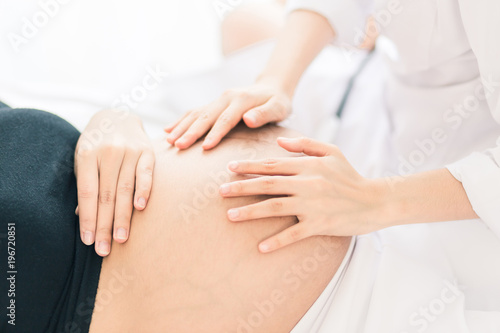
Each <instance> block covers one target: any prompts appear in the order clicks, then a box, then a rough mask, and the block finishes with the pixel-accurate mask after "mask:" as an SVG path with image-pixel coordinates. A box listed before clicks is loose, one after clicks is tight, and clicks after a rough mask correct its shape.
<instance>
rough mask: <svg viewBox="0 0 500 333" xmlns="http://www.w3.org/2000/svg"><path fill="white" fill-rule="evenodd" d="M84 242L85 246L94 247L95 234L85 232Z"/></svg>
mask: <svg viewBox="0 0 500 333" xmlns="http://www.w3.org/2000/svg"><path fill="white" fill-rule="evenodd" d="M83 242H84V243H85V245H92V243H93V242H94V233H93V232H92V231H85V232H84V233H83Z"/></svg>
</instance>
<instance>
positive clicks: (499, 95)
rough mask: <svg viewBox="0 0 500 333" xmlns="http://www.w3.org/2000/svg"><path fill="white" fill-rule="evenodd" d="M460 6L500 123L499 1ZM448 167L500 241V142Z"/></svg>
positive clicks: (463, 0)
mask: <svg viewBox="0 0 500 333" xmlns="http://www.w3.org/2000/svg"><path fill="white" fill-rule="evenodd" d="M459 3H460V12H461V16H462V21H463V24H464V27H465V31H466V33H467V38H468V40H469V43H470V45H471V48H472V50H473V52H474V54H475V55H476V58H477V61H478V65H479V70H480V73H481V77H482V79H483V86H484V91H485V94H486V98H487V100H488V105H489V108H490V110H491V112H492V114H493V117H494V118H495V120H496V121H497V122H498V123H500V38H499V35H498V34H499V33H500V20H499V19H498V17H500V1H498V0H459ZM499 126H500V125H499ZM499 133H500V130H499ZM447 168H448V170H449V171H450V172H451V173H452V174H453V176H454V177H455V178H456V179H458V180H459V181H461V182H462V184H463V186H464V188H465V191H466V192H467V196H468V198H469V200H470V202H471V204H472V207H473V209H474V211H475V212H476V214H477V215H478V216H479V217H480V218H481V219H482V220H483V221H484V222H485V223H486V224H487V225H488V226H489V228H490V229H491V230H492V231H493V232H494V233H495V234H496V235H497V237H499V238H500V140H497V146H496V147H492V148H491V149H489V150H487V151H486V152H476V153H473V154H472V155H470V156H468V157H466V158H465V159H463V160H460V161H458V162H455V163H454V164H452V165H448V166H447Z"/></svg>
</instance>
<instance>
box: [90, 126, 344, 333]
mask: <svg viewBox="0 0 500 333" xmlns="http://www.w3.org/2000/svg"><path fill="white" fill-rule="evenodd" d="M284 135H286V136H292V137H295V136H297V135H296V134H295V133H293V132H291V131H289V130H285V129H282V128H277V127H266V128H264V129H263V130H259V131H257V132H255V131H254V132H252V133H249V130H248V129H242V128H240V129H238V130H237V131H235V132H232V133H231V134H230V136H229V137H228V138H227V139H225V140H223V142H222V143H221V144H220V145H219V147H217V149H214V150H212V151H209V152H206V151H203V149H202V148H201V144H200V143H198V144H195V145H194V147H193V148H192V149H189V150H186V151H178V150H177V149H176V148H173V147H171V146H170V145H169V144H168V143H166V142H165V141H164V140H163V141H159V142H156V143H155V144H154V147H155V155H156V168H155V173H154V177H153V179H154V181H153V188H152V192H151V196H150V200H149V203H148V207H147V208H146V209H145V210H144V211H135V212H134V214H133V217H132V224H131V231H130V237H129V240H128V241H127V242H126V243H124V244H119V243H113V245H112V246H113V249H112V251H111V253H110V255H109V256H108V257H106V258H104V261H103V265H102V271H101V277H100V282H99V288H98V293H97V299H96V304H95V309H94V314H93V318H92V323H91V327H90V332H91V333H100V332H106V333H108V332H111V333H112V332H120V333H121V332H179V333H182V332H186V333H187V332H189V333H192V332H207V333H208V332H242V333H243V332H248V330H249V328H250V329H251V332H254V333H259V332H262V333H264V332H276V333H280V332H290V330H291V329H292V328H293V327H294V326H295V325H296V323H297V322H298V321H299V320H300V318H301V317H302V316H303V315H304V314H305V313H306V312H307V310H308V309H309V307H310V306H311V305H312V304H313V303H314V301H315V300H316V299H317V297H318V296H319V295H320V294H321V292H322V291H323V290H324V288H325V287H326V285H327V284H328V282H329V281H330V280H331V278H332V277H333V275H334V274H335V272H336V271H337V269H338V267H339V265H340V263H341V262H342V260H343V258H344V256H345V253H346V251H347V248H348V246H349V243H350V240H351V238H350V237H325V236H320V237H311V238H308V239H306V240H304V241H302V242H299V243H296V244H294V245H291V246H289V247H287V248H286V249H284V250H282V251H275V252H273V253H271V254H262V253H260V252H259V250H258V247H257V245H258V243H259V241H262V240H264V239H266V238H267V237H269V236H271V235H274V234H276V233H278V232H280V231H281V230H283V229H285V228H287V227H289V226H291V225H294V224H295V223H296V219H295V218H292V217H285V218H267V219H261V220H255V221H251V222H247V223H243V224H242V223H234V222H230V221H229V220H228V218H227V215H226V212H227V210H228V209H230V208H234V207H238V206H241V205H245V204H250V203H255V202H258V201H260V200H262V199H263V198H264V197H255V196H253V197H252V196H248V197H243V198H223V197H221V196H220V195H219V193H218V188H219V186H220V185H221V184H222V183H225V182H228V181H233V180H242V179H247V178H250V176H238V175H236V174H234V173H231V172H229V171H228V170H227V168H226V166H227V163H228V162H229V161H231V160H233V159H241V158H245V159H253V158H259V159H260V158H267V157H271V156H281V157H290V156H296V155H297V154H291V153H288V152H286V151H284V150H282V149H280V148H279V147H278V146H277V145H276V143H275V142H276V138H277V137H278V136H284ZM119 277H121V278H119Z"/></svg>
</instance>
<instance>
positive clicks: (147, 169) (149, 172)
mask: <svg viewBox="0 0 500 333" xmlns="http://www.w3.org/2000/svg"><path fill="white" fill-rule="evenodd" d="M140 172H141V173H142V174H143V175H146V176H148V177H153V167H152V166H150V165H146V166H143V167H142V168H141V170H140Z"/></svg>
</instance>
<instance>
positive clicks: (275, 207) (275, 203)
mask: <svg viewBox="0 0 500 333" xmlns="http://www.w3.org/2000/svg"><path fill="white" fill-rule="evenodd" d="M270 204H271V210H272V211H273V212H280V211H282V210H283V202H282V201H281V200H272V201H271V202H270Z"/></svg>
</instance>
